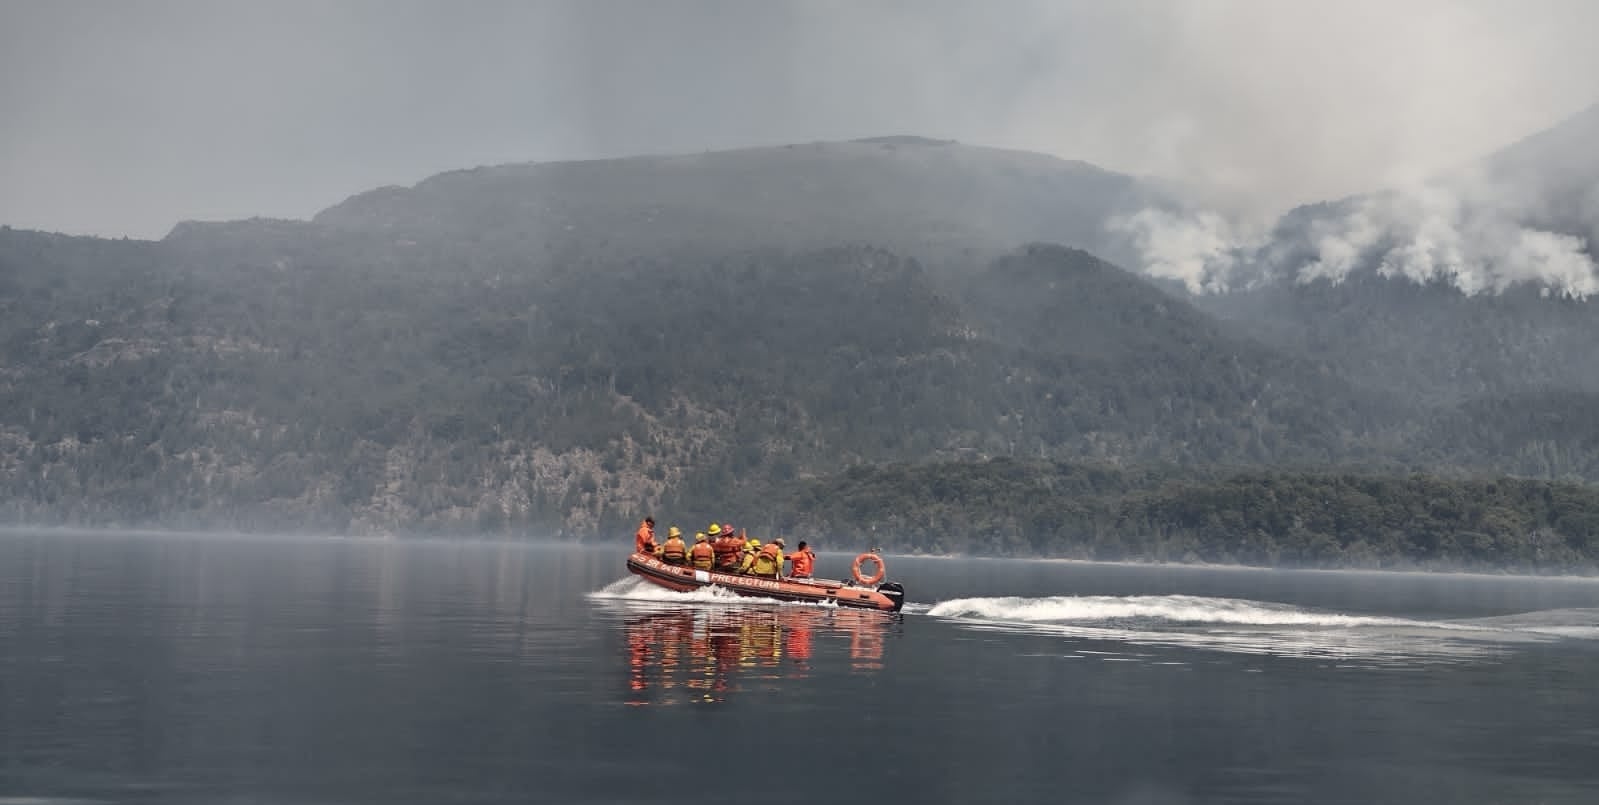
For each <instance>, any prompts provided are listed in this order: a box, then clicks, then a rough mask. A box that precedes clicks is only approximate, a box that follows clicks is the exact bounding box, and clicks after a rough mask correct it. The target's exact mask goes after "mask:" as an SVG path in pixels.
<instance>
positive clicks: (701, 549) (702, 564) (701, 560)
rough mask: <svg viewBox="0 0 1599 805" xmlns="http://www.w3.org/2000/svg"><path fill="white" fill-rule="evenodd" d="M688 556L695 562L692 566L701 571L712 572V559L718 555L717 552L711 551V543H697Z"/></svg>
mask: <svg viewBox="0 0 1599 805" xmlns="http://www.w3.org/2000/svg"><path fill="white" fill-rule="evenodd" d="M688 555H689V558H690V559H692V560H694V561H693V563H692V564H693V565H694V566H695V567H697V568H699V569H700V570H710V569H711V559H712V557H714V556H715V555H716V552H715V551H713V550H711V543H709V542H696V543H694V547H693V548H690V549H689V552H688Z"/></svg>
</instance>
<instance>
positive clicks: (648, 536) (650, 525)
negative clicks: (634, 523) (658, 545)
mask: <svg viewBox="0 0 1599 805" xmlns="http://www.w3.org/2000/svg"><path fill="white" fill-rule="evenodd" d="M633 552H634V553H642V554H645V555H647V556H648V555H653V554H654V553H655V518H654V517H646V518H644V522H642V523H639V524H638V533H636V534H634V535H633Z"/></svg>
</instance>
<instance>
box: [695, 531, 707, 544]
mask: <svg viewBox="0 0 1599 805" xmlns="http://www.w3.org/2000/svg"><path fill="white" fill-rule="evenodd" d="M694 541H695V542H704V541H705V532H704V531H696V532H694Z"/></svg>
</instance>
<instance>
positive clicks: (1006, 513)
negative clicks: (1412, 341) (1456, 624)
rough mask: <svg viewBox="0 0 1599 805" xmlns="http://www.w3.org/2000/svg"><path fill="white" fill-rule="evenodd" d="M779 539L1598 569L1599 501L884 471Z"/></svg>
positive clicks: (792, 520) (825, 501)
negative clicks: (788, 536) (792, 536)
mask: <svg viewBox="0 0 1599 805" xmlns="http://www.w3.org/2000/svg"><path fill="white" fill-rule="evenodd" d="M772 526H773V527H774V528H776V529H778V530H783V531H789V532H793V533H795V534H797V535H803V536H807V537H809V538H811V539H815V540H821V544H822V545H824V546H827V547H832V548H834V549H836V550H845V551H847V550H852V549H855V548H857V547H869V546H870V545H880V546H882V547H884V548H885V549H889V550H897V551H903V552H909V553H933V554H969V555H986V556H1019V557H1070V558H1079V559H1095V560H1152V561H1172V562H1210V563H1225V564H1246V565H1265V566H1282V565H1287V566H1295V567H1359V568H1384V569H1418V568H1426V569H1475V570H1481V569H1485V568H1498V569H1511V570H1517V571H1523V572H1547V571H1567V570H1571V569H1577V568H1580V569H1585V570H1588V571H1590V572H1591V571H1593V570H1595V569H1599V489H1595V488H1594V487H1592V486H1587V485H1581V484H1572V483H1561V482H1555V481H1538V480H1526V479H1510V478H1500V479H1495V480H1476V481H1469V480H1447V479H1442V478H1438V477H1434V476H1428V475H1411V476H1404V477H1382V476H1369V475H1360V474H1353V473H1348V474H1327V473H1288V472H1261V471H1253V472H1243V473H1209V474H1195V473H1191V472H1182V471H1175V470H1172V469H1170V468H1167V469H1161V470H1157V469H1145V470H1140V471H1128V470H1120V469H1116V468H1113V467H1106V466H1096V465H1085V464H1076V463H1067V462H1048V461H1036V460H1016V459H1004V458H999V459H992V460H988V461H974V462H961V463H940V464H924V465H903V464H896V465H879V466H874V467H859V468H856V469H852V470H849V471H846V472H844V473H841V474H839V475H837V476H834V477H830V478H828V479H825V480H818V481H814V482H809V483H806V484H803V485H802V486H801V488H800V489H797V490H796V491H795V492H794V493H793V494H792V495H791V496H790V497H788V498H787V499H785V500H784V501H783V505H782V506H780V507H779V508H778V509H777V511H776V513H775V515H774V517H773V523H772ZM840 540H843V541H844V542H843V543H842V544H840V542H839V541H840Z"/></svg>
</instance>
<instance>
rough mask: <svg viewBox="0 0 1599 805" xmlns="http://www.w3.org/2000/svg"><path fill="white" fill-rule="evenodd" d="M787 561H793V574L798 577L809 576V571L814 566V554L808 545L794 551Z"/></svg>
mask: <svg viewBox="0 0 1599 805" xmlns="http://www.w3.org/2000/svg"><path fill="white" fill-rule="evenodd" d="M789 561H791V562H793V563H794V575H795V576H797V577H800V578H810V576H811V571H812V570H814V569H815V568H816V554H814V553H812V552H811V549H810V547H809V546H807V547H804V548H801V549H799V550H798V551H796V552H795V553H794V554H793V555H792V556H790V557H789Z"/></svg>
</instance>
